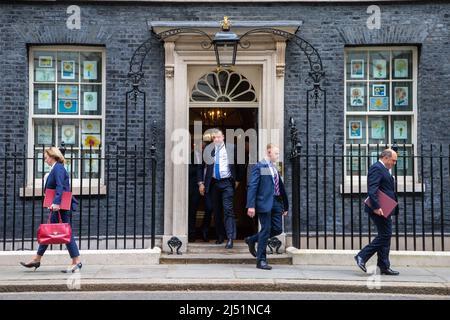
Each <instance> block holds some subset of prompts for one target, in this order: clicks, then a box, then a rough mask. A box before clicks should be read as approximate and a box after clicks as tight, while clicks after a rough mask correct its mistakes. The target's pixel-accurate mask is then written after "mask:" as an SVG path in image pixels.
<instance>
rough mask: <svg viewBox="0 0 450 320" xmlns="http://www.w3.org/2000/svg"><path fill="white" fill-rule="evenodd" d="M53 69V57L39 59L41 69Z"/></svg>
mask: <svg viewBox="0 0 450 320" xmlns="http://www.w3.org/2000/svg"><path fill="white" fill-rule="evenodd" d="M51 67H53V57H52V56H40V57H39V68H51Z"/></svg>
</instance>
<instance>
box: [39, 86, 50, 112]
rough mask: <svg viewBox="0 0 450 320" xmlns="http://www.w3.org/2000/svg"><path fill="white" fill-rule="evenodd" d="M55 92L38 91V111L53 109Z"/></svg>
mask: <svg viewBox="0 0 450 320" xmlns="http://www.w3.org/2000/svg"><path fill="white" fill-rule="evenodd" d="M52 106H53V91H52V90H38V109H52Z"/></svg>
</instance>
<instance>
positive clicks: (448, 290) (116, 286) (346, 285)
mask: <svg viewBox="0 0 450 320" xmlns="http://www.w3.org/2000/svg"><path fill="white" fill-rule="evenodd" d="M78 290H81V291H180V290H191V291H213V290H214V291H217V290H221V291H267V292H270V291H277V292H280V291H285V292H288V291H295V292H361V293H391V294H422V295H449V294H450V286H448V285H445V284H443V283H426V284H423V283H413V282H409V283H405V282H401V283H395V282H383V284H382V286H381V287H380V288H379V289H373V288H369V287H368V286H367V282H366V281H338V280H332V281H330V280H288V279H281V280H277V279H271V280H261V279H242V280H223V279H217V280H216V279H208V281H199V280H190V279H171V280H167V279H152V280H149V281H142V280H139V281H136V280H132V279H124V280H123V279H122V280H113V279H108V281H99V280H90V279H86V280H83V282H82V283H81V284H80V288H79V289H78ZM31 291H40V292H42V291H48V292H58V291H59V292H60V291H77V290H74V289H73V288H72V289H71V288H69V286H68V284H67V280H55V281H52V282H51V283H49V281H39V280H36V281H32V282H30V281H14V282H0V293H2V292H31Z"/></svg>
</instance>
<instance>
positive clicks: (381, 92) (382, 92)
mask: <svg viewBox="0 0 450 320" xmlns="http://www.w3.org/2000/svg"><path fill="white" fill-rule="evenodd" d="M372 96H374V97H385V96H386V85H385V84H374V85H373V86H372Z"/></svg>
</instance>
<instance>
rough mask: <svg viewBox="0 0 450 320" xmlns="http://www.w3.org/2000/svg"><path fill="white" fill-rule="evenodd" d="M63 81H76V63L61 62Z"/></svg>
mask: <svg viewBox="0 0 450 320" xmlns="http://www.w3.org/2000/svg"><path fill="white" fill-rule="evenodd" d="M61 79H66V80H73V79H75V61H61Z"/></svg>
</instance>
